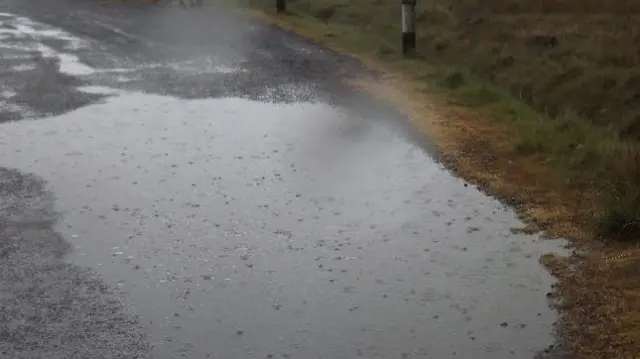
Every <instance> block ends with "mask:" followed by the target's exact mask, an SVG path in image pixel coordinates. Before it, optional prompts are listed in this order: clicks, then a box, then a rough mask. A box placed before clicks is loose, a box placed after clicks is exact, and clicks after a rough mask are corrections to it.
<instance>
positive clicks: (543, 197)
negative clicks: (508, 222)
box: [218, 0, 640, 358]
mask: <svg viewBox="0 0 640 359" xmlns="http://www.w3.org/2000/svg"><path fill="white" fill-rule="evenodd" d="M419 2H420V4H419V7H418V11H417V15H418V23H417V28H418V53H417V54H416V55H415V56H413V57H412V58H410V59H406V58H402V57H401V56H399V48H398V45H399V34H400V28H399V23H400V22H399V18H400V14H399V10H400V9H399V1H391V0H288V1H287V3H288V10H289V11H288V13H287V14H284V15H277V16H276V15H275V14H273V7H274V4H275V1H274V0H226V3H227V5H228V4H234V5H244V6H250V7H252V8H254V9H261V10H264V11H262V12H260V13H259V14H260V15H258V16H262V17H263V18H264V19H266V20H268V21H273V22H276V23H277V24H279V25H280V26H283V27H289V28H292V29H294V30H296V31H298V32H299V33H301V34H303V35H305V36H308V37H311V38H314V39H316V40H318V41H321V42H323V43H325V44H327V45H328V46H330V47H332V48H334V49H337V50H340V51H342V52H346V53H349V54H351V55H353V56H355V57H358V58H360V59H361V60H362V61H363V62H364V63H365V64H367V65H368V66H370V67H374V68H377V69H379V70H381V71H382V72H383V73H385V74H386V76H384V77H383V80H382V81H376V82H372V81H363V82H361V83H357V84H355V85H357V86H360V87H361V88H362V89H364V90H366V91H369V92H371V93H372V94H374V95H376V96H380V97H381V98H384V99H386V100H390V101H393V102H394V103H395V104H396V105H397V106H398V108H399V109H401V110H403V111H405V112H406V114H407V115H408V117H409V118H411V120H412V121H413V122H414V123H415V125H416V126H417V127H419V128H420V129H422V130H423V131H424V132H425V133H426V134H428V135H429V136H430V137H431V138H433V139H434V140H435V141H436V142H437V144H438V146H439V148H440V150H441V152H442V153H443V155H444V158H445V159H446V160H447V161H448V162H449V164H450V166H451V168H452V169H454V170H456V171H458V172H459V173H460V174H461V175H462V176H463V177H465V178H467V179H469V180H471V181H474V182H476V183H478V184H479V185H481V186H482V187H484V188H485V189H486V190H487V191H488V192H490V193H491V194H493V195H496V196H500V197H502V198H504V199H506V200H509V201H510V202H511V203H512V204H514V205H515V206H516V207H517V208H518V210H519V212H520V214H521V215H522V217H523V219H524V220H525V221H526V222H527V223H529V224H530V225H532V226H533V227H535V228H537V229H543V230H546V231H547V232H548V233H550V234H552V235H559V236H564V237H568V238H571V239H573V240H574V243H576V244H577V245H578V246H581V247H582V248H583V249H584V250H583V251H582V253H581V254H580V255H577V256H576V257H575V258H572V259H571V260H570V261H568V262H567V261H561V262H559V261H556V260H550V259H549V258H546V259H545V263H546V264H548V265H550V267H551V269H552V270H553V271H554V272H555V274H557V275H558V276H559V278H560V279H561V283H560V285H559V286H558V288H557V291H556V292H557V293H556V294H558V299H559V300H558V305H559V307H560V308H561V309H562V313H563V324H564V325H563V326H562V328H563V330H564V334H565V337H566V338H568V340H569V344H570V346H571V350H572V351H573V352H574V353H575V354H576V355H577V356H578V357H584V358H634V357H636V353H638V352H640V250H638V243H640V241H639V239H640V55H639V51H638V49H639V48H640V16H637V15H634V14H635V13H637V12H638V11H640V3H637V2H632V1H626V0H608V1H597V0H589V1H587V0H585V1H577V0H563V1H561V0H545V1H522V0H484V1H479V0H430V1H419ZM218 3H221V2H218ZM223 3H224V1H223Z"/></svg>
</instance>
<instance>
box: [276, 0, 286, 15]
mask: <svg viewBox="0 0 640 359" xmlns="http://www.w3.org/2000/svg"><path fill="white" fill-rule="evenodd" d="M286 9H287V3H286V0H276V12H284V11H285V10H286Z"/></svg>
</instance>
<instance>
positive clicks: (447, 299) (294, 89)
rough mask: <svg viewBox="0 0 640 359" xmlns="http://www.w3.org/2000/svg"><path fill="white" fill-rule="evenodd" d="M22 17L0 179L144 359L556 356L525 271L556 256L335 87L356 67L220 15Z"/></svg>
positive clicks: (16, 29)
mask: <svg viewBox="0 0 640 359" xmlns="http://www.w3.org/2000/svg"><path fill="white" fill-rule="evenodd" d="M0 3H2V2H0ZM33 3H35V1H31V2H29V1H27V2H22V3H19V2H10V1H9V2H6V1H5V6H6V8H7V9H6V11H7V12H6V13H4V14H2V15H0V21H1V22H2V25H0V47H1V48H0V54H1V55H2V59H0V62H4V63H5V64H10V65H11V66H12V67H11V68H12V70H10V71H5V70H3V71H4V72H0V76H2V77H1V78H2V79H3V84H4V88H3V89H2V90H3V92H2V94H4V100H3V102H2V103H3V107H2V108H1V109H0V112H2V113H3V115H2V116H3V117H2V118H3V119H4V121H5V122H4V123H3V124H1V125H0V165H1V166H3V167H6V168H11V169H14V170H17V171H19V172H20V173H24V174H33V175H35V176H37V177H39V178H41V179H42V180H43V181H44V183H45V184H44V187H45V188H46V189H48V190H50V191H51V193H52V194H53V196H54V197H55V200H54V199H53V198H52V199H43V201H55V202H54V203H55V204H54V208H55V210H56V212H57V213H58V214H59V218H57V220H56V221H55V222H52V229H53V230H55V232H56V233H58V234H59V235H60V236H61V237H62V238H64V240H65V241H66V242H67V243H69V244H70V246H71V250H70V251H69V252H68V254H67V255H66V257H65V258H66V260H68V261H69V262H70V263H72V264H73V265H74V266H77V267H78V268H90V269H91V270H92V272H93V273H96V274H98V275H100V276H101V278H102V280H103V281H104V285H105V286H108V287H110V288H113V291H114V292H117V293H118V295H119V296H120V298H121V302H120V304H119V307H118V308H119V309H117V310H118V311H122V312H123V313H125V314H126V315H130V316H131V318H134V315H137V316H139V321H137V322H136V323H135V326H136V327H137V328H138V327H139V330H140V332H141V333H143V335H144V338H145V339H144V340H146V341H147V342H148V343H149V345H150V348H151V351H150V353H149V355H150V356H151V357H153V358H160V359H164V358H178V357H191V358H265V357H269V358H270V357H274V358H277V357H289V358H356V357H362V358H412V357H424V358H534V357H535V356H536V355H537V353H539V352H540V351H541V350H543V349H545V348H546V347H547V346H548V345H550V344H552V343H553V342H554V337H553V322H554V320H555V314H554V313H553V311H551V310H550V309H549V308H548V302H547V298H546V294H547V292H548V291H549V290H550V285H551V283H552V278H551V277H550V276H549V275H548V274H547V273H546V272H545V271H544V270H543V269H542V268H541V267H540V265H539V264H538V257H539V256H540V255H541V254H543V253H546V252H549V251H557V250H558V245H559V244H558V243H553V242H550V241H544V240H541V239H539V238H537V237H536V236H527V235H517V234H514V233H512V229H513V228H514V227H520V226H521V224H520V223H519V222H518V221H517V220H516V219H515V216H514V214H513V212H512V211H511V210H509V209H508V208H505V207H504V206H502V205H501V204H500V203H499V202H497V201H496V200H493V199H491V198H488V197H486V196H484V195H483V194H482V193H480V192H479V191H478V190H477V189H475V188H474V187H473V186H468V185H467V184H466V183H464V181H462V180H460V179H458V178H456V177H454V176H453V175H451V174H450V173H448V172H447V171H446V170H445V169H444V168H442V166H441V165H439V164H438V163H437V162H436V161H434V159H433V158H432V156H431V153H430V152H429V150H428V145H427V146H425V145H424V144H423V141H421V140H419V136H416V134H415V133H413V132H412V131H411V129H409V128H408V126H407V122H406V120H405V119H403V118H402V117H401V116H400V115H398V114H397V113H395V112H394V111H393V109H390V108H389V107H387V106H384V105H383V104H380V103H378V102H377V101H375V100H372V99H368V98H367V97H366V96H364V95H363V94H360V93H357V92H354V91H352V90H350V89H349V88H347V87H346V86H344V85H343V84H342V81H341V79H344V78H355V77H358V76H365V75H366V72H365V71H364V70H363V69H360V68H359V67H358V65H357V64H355V63H352V62H351V61H350V60H347V59H344V58H342V57H340V56H338V55H335V54H332V53H330V52H328V51H327V50H324V49H322V48H320V47H318V46H316V45H313V44H310V43H308V42H306V41H305V40H302V39H300V38H297V37H295V36H293V35H291V34H288V33H285V32H284V31H280V30H277V29H274V28H271V27H268V26H266V25H262V24H259V23H254V22H253V21H250V20H248V19H245V18H243V17H241V16H240V15H237V14H232V13H224V12H220V11H214V10H201V11H198V12H193V11H181V10H179V9H161V8H139V7H124V6H114V5H94V4H92V3H90V2H86V1H84V2H83V1H79V0H78V1H67V2H64V4H67V5H69V6H71V5H73V6H74V9H75V10H74V11H71V12H70V13H69V12H67V13H65V14H64V15H66V16H67V17H63V13H64V12H61V11H60V10H55V9H53V8H52V9H50V11H43V10H42V9H37V8H35V7H32V6H34V5H33ZM53 3H55V2H53ZM59 3H61V4H62V3H63V2H62V1H60V2H59ZM0 9H2V7H0ZM2 10H4V9H2ZM88 15H91V16H88ZM45 24H46V25H45ZM211 24H215V25H211ZM80 28H82V31H79V30H78V29H80ZM207 28H210V30H209V31H204V30H203V29H207ZM2 29H4V30H2ZM222 29H224V31H222ZM216 30H218V31H216ZM234 30H237V31H234ZM3 66H4V65H3ZM4 68H10V67H9V66H4V67H3V69H4ZM24 83H27V85H24ZM61 103H62V104H64V106H61V105H60V104H61ZM2 183H11V182H10V181H5V182H2ZM1 192H2V191H0V193H1ZM24 197H25V198H26V199H28V198H33V197H34V196H24ZM36 197H37V196H36ZM12 198H14V199H15V198H17V197H16V195H15V193H14V194H13V197H12ZM20 198H22V197H20ZM26 199H22V200H26ZM19 200H20V199H19ZM4 208H5V212H7V211H8V210H6V208H8V207H7V206H4ZM14 217H15V216H14ZM12 218H13V217H12ZM11 221H17V222H20V219H11ZM11 221H9V222H10V223H13V222H11ZM9 222H8V223H9ZM17 222H16V223H17ZM25 227H27V228H28V227H29V224H26V225H21V226H18V225H15V228H18V229H15V230H16V231H21V230H24V229H23V228H25ZM0 267H1V266H0ZM3 270H4V269H3ZM79 285H81V284H79ZM5 291H6V290H5ZM0 298H1V297H0ZM92 300H96V299H92ZM111 310H116V309H111ZM5 317H6V316H5ZM5 320H6V319H5ZM14 320H18V319H16V318H14ZM20 320H22V323H23V324H24V321H25V320H26V321H27V322H28V320H29V319H28V317H24V318H20ZM133 321H134V320H133V319H132V322H133ZM68 325H70V323H66V324H65V323H61V324H60V328H65V327H66V326H68ZM114 325H116V326H117V325H122V324H118V323H115V324H114ZM60 330H61V331H64V330H65V329H60ZM136 333H138V331H136ZM115 340H117V337H113V338H111V339H110V338H108V337H107V338H105V339H104V342H105V343H106V342H110V341H115ZM120 340H121V339H120ZM141 340H142V339H141ZM51 343H52V342H42V343H41V344H40V345H42V346H43V348H44V349H46V346H48V345H53V344H51ZM89 343H90V344H91V343H92V342H89ZM78 345H82V346H83V347H84V348H85V349H86V352H85V354H84V355H86V353H87V352H88V353H94V354H95V353H96V351H95V349H92V347H91V345H87V344H86V343H85V344H78ZM9 347H10V348H9V349H7V348H4V349H5V351H4V353H9V351H8V350H12V351H13V355H17V356H13V357H20V356H19V355H20V354H19V353H20V350H23V349H20V348H21V346H20V345H19V340H18V339H16V342H15V343H10V344H9ZM69 347H71V346H69ZM44 349H43V350H44ZM123 350H124V349H123ZM141 352H142V351H141ZM141 352H140V353H136V354H132V353H126V352H117V351H116V350H114V351H113V352H112V353H111V354H109V355H112V356H108V355H107V354H103V355H102V356H100V355H98V356H95V357H100V358H102V357H104V358H106V357H121V358H129V357H144V355H145V354H144V353H142V354H141ZM74 355H77V356H74ZM74 355H71V354H68V353H67V354H66V355H65V354H61V356H60V357H61V358H62V357H65V358H66V357H74V358H75V357H78V358H83V357H88V356H83V355H82V354H78V353H76V354H74ZM7 357H9V356H7ZM23 357H25V358H27V357H35V356H23Z"/></svg>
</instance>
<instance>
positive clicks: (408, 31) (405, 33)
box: [283, 0, 417, 55]
mask: <svg viewBox="0 0 640 359" xmlns="http://www.w3.org/2000/svg"><path fill="white" fill-rule="evenodd" d="M283 1H284V0H283ZM401 1H402V55H407V54H410V53H413V52H415V51H416V2H417V0H401Z"/></svg>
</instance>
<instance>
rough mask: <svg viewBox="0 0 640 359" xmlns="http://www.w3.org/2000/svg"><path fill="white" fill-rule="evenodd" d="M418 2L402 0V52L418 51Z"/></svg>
mask: <svg viewBox="0 0 640 359" xmlns="http://www.w3.org/2000/svg"><path fill="white" fill-rule="evenodd" d="M416 2H417V0H402V54H403V55H407V54H409V53H413V52H415V51H416Z"/></svg>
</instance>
